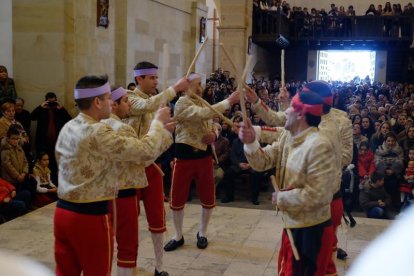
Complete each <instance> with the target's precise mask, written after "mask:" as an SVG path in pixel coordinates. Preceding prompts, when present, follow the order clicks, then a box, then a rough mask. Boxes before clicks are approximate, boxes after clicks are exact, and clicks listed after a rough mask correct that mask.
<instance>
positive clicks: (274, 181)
mask: <svg viewBox="0 0 414 276" xmlns="http://www.w3.org/2000/svg"><path fill="white" fill-rule="evenodd" d="M270 180H271V181H272V185H273V188H274V189H275V191H276V192H280V189H279V186H277V183H276V177H275V176H274V175H271V176H270ZM285 230H286V234H287V235H288V238H289V242H290V246H291V247H292V252H293V256H294V257H295V260H296V261H299V260H300V257H299V252H298V249H297V248H296V246H295V241H294V240H293V235H292V230H290V228H286V227H285Z"/></svg>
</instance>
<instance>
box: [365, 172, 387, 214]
mask: <svg viewBox="0 0 414 276" xmlns="http://www.w3.org/2000/svg"><path fill="white" fill-rule="evenodd" d="M359 203H360V204H361V207H362V209H363V210H364V211H365V213H366V215H367V217H368V218H376V219H393V218H394V214H393V213H392V210H391V208H390V207H391V197H390V195H389V194H388V193H387V192H386V191H385V189H384V175H383V174H382V173H379V172H374V173H373V174H372V176H371V177H370V178H369V179H367V180H366V181H364V185H363V190H362V191H360V193H359Z"/></svg>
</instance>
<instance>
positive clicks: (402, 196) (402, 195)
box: [400, 193, 405, 202]
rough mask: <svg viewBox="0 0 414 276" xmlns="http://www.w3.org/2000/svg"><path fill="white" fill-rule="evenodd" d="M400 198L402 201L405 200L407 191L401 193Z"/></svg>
mask: <svg viewBox="0 0 414 276" xmlns="http://www.w3.org/2000/svg"><path fill="white" fill-rule="evenodd" d="M400 199H401V202H404V199H405V193H400Z"/></svg>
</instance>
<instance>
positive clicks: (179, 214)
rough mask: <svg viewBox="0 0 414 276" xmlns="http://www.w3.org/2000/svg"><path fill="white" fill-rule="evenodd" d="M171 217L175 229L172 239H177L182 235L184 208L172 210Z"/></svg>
mask: <svg viewBox="0 0 414 276" xmlns="http://www.w3.org/2000/svg"><path fill="white" fill-rule="evenodd" d="M172 217H173V223H174V230H175V235H174V236H173V239H174V240H176V241H179V240H181V238H182V237H183V221H184V209H182V210H179V211H175V210H172Z"/></svg>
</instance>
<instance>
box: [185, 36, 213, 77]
mask: <svg viewBox="0 0 414 276" xmlns="http://www.w3.org/2000/svg"><path fill="white" fill-rule="evenodd" d="M207 41H208V37H206V40H204V42H203V44H201V46H200V48H198V50H197V52H196V54H195V56H194V59H193V61H192V62H191V64H190V67H188V70H187V74H186V75H185V76H186V77H187V78H188V76H189V75H190V73H191V69H192V68H193V66H194V64H195V62H196V61H197V59H198V56H199V55H200V53H201V51H202V50H203V48H204V46H206V45H207Z"/></svg>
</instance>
